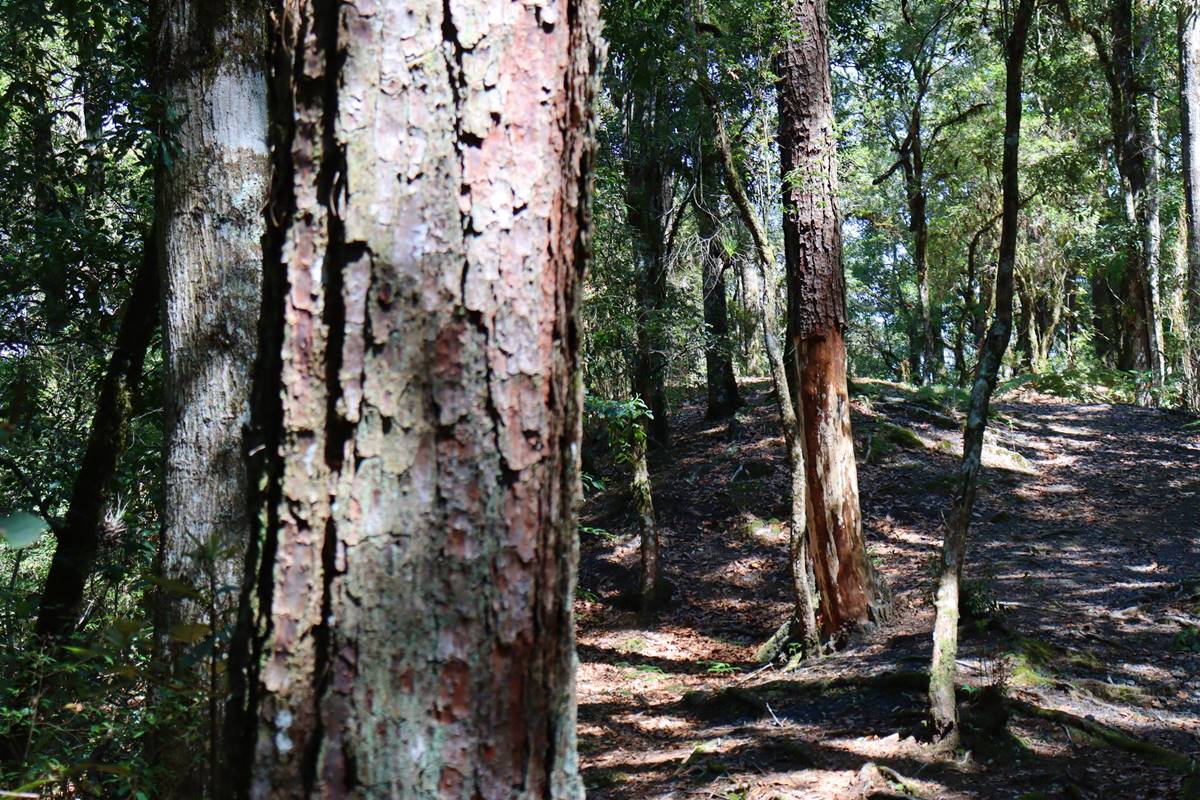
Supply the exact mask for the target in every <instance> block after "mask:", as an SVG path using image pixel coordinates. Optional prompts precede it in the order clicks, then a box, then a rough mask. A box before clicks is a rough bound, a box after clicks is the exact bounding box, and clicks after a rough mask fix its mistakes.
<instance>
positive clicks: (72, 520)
mask: <svg viewBox="0 0 1200 800" xmlns="http://www.w3.org/2000/svg"><path fill="white" fill-rule="evenodd" d="M152 242H153V234H151V236H150V237H149V238H148V239H147V242H146V244H145V245H144V251H143V255H142V262H141V266H140V267H138V271H137V274H136V275H135V276H134V279H133V292H132V293H131V294H130V297H129V301H128V302H127V303H126V305H125V312H124V315H123V316H122V318H121V328H120V331H119V332H118V333H117V342H116V346H115V347H114V349H113V352H112V355H111V356H110V357H109V361H108V367H107V369H106V370H105V373H104V379H103V380H102V381H101V383H100V390H99V394H98V397H97V399H96V413H95V416H94V417H93V420H92V431H91V434H90V435H89V436H88V443H87V449H86V450H85V451H84V454H83V462H82V463H81V464H80V466H79V472H78V473H77V474H76V476H75V485H74V488H73V489H72V491H71V501H70V504H69V506H68V507H67V515H66V519H65V520H64V522H63V525H62V527H61V528H60V529H59V530H58V531H57V536H58V543H57V546H56V547H55V550H54V558H53V560H52V561H51V562H50V571H49V573H48V574H47V576H46V585H45V588H44V589H43V591H42V602H41V606H40V609H39V611H38V618H37V627H36V631H37V635H38V636H41V637H62V636H66V635H68V634H70V633H71V632H72V631H74V630H75V626H76V623H77V622H78V620H79V615H80V611H81V610H82V604H83V594H84V587H85V586H86V584H87V580H88V577H89V576H90V575H91V573H92V568H93V566H94V565H95V562H96V555H97V553H98V552H99V548H100V531H101V528H102V526H103V524H104V507H105V504H106V503H107V501H108V496H109V495H108V489H109V485H110V484H111V483H112V479H113V476H114V475H115V474H116V471H117V465H118V464H119V463H120V460H121V456H122V455H123V454H124V452H125V447H126V445H127V444H128V441H129V415H130V410H131V408H132V395H133V393H134V392H135V391H136V390H137V388H138V384H140V383H141V380H142V367H143V364H144V363H145V358H146V351H147V350H148V349H149V347H150V342H151V340H152V339H153V338H154V331H155V328H156V327H157V323H158V291H159V290H158V286H159V283H158V261H157V260H156V259H155V253H154V246H153V244H152Z"/></svg>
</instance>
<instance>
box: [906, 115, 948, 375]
mask: <svg viewBox="0 0 1200 800" xmlns="http://www.w3.org/2000/svg"><path fill="white" fill-rule="evenodd" d="M910 125H911V127H910V130H909V138H910V140H911V144H910V145H909V150H908V153H907V154H906V155H905V156H904V163H903V167H904V184H905V189H906V192H907V195H908V216H909V223H908V224H909V230H911V231H912V235H913V250H912V258H913V266H914V267H915V269H916V273H917V317H918V320H919V322H920V325H921V337H922V338H921V350H920V351H919V353H918V355H919V361H920V368H919V369H918V374H919V375H920V376H921V378H922V382H924V381H928V382H930V383H932V382H934V381H935V380H937V373H938V369H939V367H940V364H941V358H940V356H941V353H940V349H941V342H940V337H939V336H938V335H937V334H936V333H935V332H934V325H933V309H932V307H931V306H932V302H933V301H932V297H931V293H930V290H929V216H928V210H927V206H928V196H927V195H926V193H925V156H924V151H923V149H922V145H921V136H922V131H921V109H920V105H919V103H918V105H916V106H915V107H914V108H913V113H912V121H911V122H910Z"/></svg>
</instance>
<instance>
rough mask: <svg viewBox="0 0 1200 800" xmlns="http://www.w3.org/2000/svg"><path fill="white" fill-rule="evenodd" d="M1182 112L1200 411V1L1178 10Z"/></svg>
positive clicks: (1194, 385)
mask: <svg viewBox="0 0 1200 800" xmlns="http://www.w3.org/2000/svg"><path fill="white" fill-rule="evenodd" d="M1179 61H1180V104H1179V106H1180V113H1181V116H1182V118H1183V119H1182V123H1183V126H1182V127H1183V144H1182V149H1183V184H1184V200H1185V205H1186V208H1187V264H1188V268H1187V317H1188V331H1189V336H1188V340H1187V343H1186V352H1185V356H1184V358H1185V361H1186V363H1187V365H1188V369H1189V374H1190V380H1189V381H1187V391H1186V402H1187V405H1188V407H1189V408H1190V409H1191V410H1192V411H1193V412H1200V0H1185V2H1184V3H1182V4H1181V6H1180V9H1179Z"/></svg>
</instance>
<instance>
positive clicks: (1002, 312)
mask: <svg viewBox="0 0 1200 800" xmlns="http://www.w3.org/2000/svg"><path fill="white" fill-rule="evenodd" d="M1034 6H1035V0H1021V2H1020V4H1019V5H1018V6H1017V7H1016V9H1015V11H1014V14H1013V17H1012V22H1011V29H1010V33H1009V36H1008V41H1007V42H1006V43H1005V61H1006V65H1005V91H1004V99H1005V102H1004V176H1003V181H1004V200H1003V217H1002V219H1001V227H1000V253H999V264H998V268H997V270H996V311H995V317H994V318H993V320H992V324H991V326H990V327H989V328H988V333H987V339H986V341H985V342H984V346H983V348H982V349H981V351H980V353H979V366H978V368H977V369H976V372H975V382H974V385H973V386H972V388H971V403H970V408H969V410H968V412H967V426H966V430H965V432H964V434H963V460H962V466H961V468H960V470H959V482H958V490H957V495H956V497H955V499H954V505H953V507H952V509H951V512H950V517H949V519H948V520H947V521H946V531H945V541H944V543H943V545H942V560H941V566H940V570H939V575H938V586H937V597H936V600H935V607H936V619H935V621H934V629H933V663H932V665H931V667H930V673H929V701H930V711H931V714H932V717H933V725H934V733H935V735H937V736H939V737H941V738H943V739H945V740H947V741H948V742H949V743H956V742H957V737H958V708H957V705H956V703H955V696H954V676H955V660H956V659H957V657H958V618H959V608H958V597H959V591H958V589H959V581H960V580H961V578H962V564H963V556H964V553H965V550H966V544H967V533H968V531H969V528H970V525H971V512H972V510H973V509H974V506H975V494H976V492H977V490H978V487H979V472H980V469H981V468H982V464H983V436H984V431H985V430H986V428H987V419H988V411H989V408H990V405H991V400H992V392H993V391H994V390H995V388H996V381H997V378H998V375H999V371H1000V364H1001V362H1002V361H1003V360H1004V353H1005V351H1006V350H1007V349H1008V343H1009V339H1010V338H1011V336H1012V315H1013V309H1012V306H1013V272H1014V267H1015V265H1016V260H1017V213H1018V210H1019V209H1020V204H1021V200H1020V197H1021V195H1020V191H1019V189H1020V187H1019V177H1020V176H1019V171H1020V147H1021V80H1022V71H1023V67H1024V60H1025V43H1026V39H1027V38H1028V34H1029V24H1030V21H1031V19H1032V17H1033V11H1034Z"/></svg>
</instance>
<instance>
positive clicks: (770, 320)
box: [705, 92, 821, 658]
mask: <svg viewBox="0 0 1200 800" xmlns="http://www.w3.org/2000/svg"><path fill="white" fill-rule="evenodd" d="M705 99H706V102H707V103H708V106H709V110H710V111H711V112H712V115H713V126H714V131H715V134H716V142H717V149H718V151H719V152H720V154H721V161H722V166H723V168H724V171H725V185H726V186H727V187H728V189H729V195H730V197H732V198H733V202H734V206H735V207H736V208H737V210H738V215H739V216H740V217H741V219H742V224H744V225H745V226H746V228H747V230H749V231H750V237H751V239H752V240H753V241H754V253H755V255H756V256H757V258H743V259H741V265H742V285H743V287H744V293H745V294H744V300H745V302H746V305H747V307H748V308H749V310H750V313H751V314H752V315H753V316H754V318H755V319H756V320H757V323H758V328H759V330H760V331H761V332H762V338H763V349H764V350H765V351H766V354H767V364H768V365H769V367H770V370H771V384H772V386H773V388H774V390H775V402H776V406H777V408H778V409H779V423H780V427H781V428H782V430H783V440H784V442H785V444H786V445H787V454H788V466H789V468H790V470H791V478H792V497H791V514H790V519H789V530H790V537H789V551H788V560H789V561H790V562H791V563H790V564H789V566H790V569H791V573H792V585H793V587H794V588H795V599H796V606H795V609H794V610H793V613H792V619H790V620H788V621H787V622H786V623H784V625H785V627H786V628H787V630H788V633H787V639H790V640H792V641H796V642H798V643H800V644H801V645H802V646H803V647H804V650H805V652H807V653H811V654H820V652H821V640H820V628H819V626H818V624H817V605H818V600H817V592H816V584H815V581H814V580H813V577H812V556H811V553H810V550H809V540H808V535H807V531H808V482H807V471H806V470H805V465H804V447H803V446H802V444H801V440H800V437H799V436H798V435H797V430H798V425H797V423H796V405H795V402H794V398H793V393H792V390H791V387H790V386H789V382H788V370H787V364H786V362H785V360H784V357H783V345H782V343H781V342H780V340H779V335H778V334H777V333H776V332H775V320H776V318H777V317H778V313H777V303H776V300H775V288H774V281H773V280H772V279H771V274H772V273H773V272H774V268H775V253H774V252H773V251H772V249H771V245H770V242H769V241H768V239H767V234H766V231H764V230H763V227H762V224H761V223H760V222H759V220H758V217H757V216H756V215H755V213H754V207H753V206H752V205H751V203H750V198H749V196H748V195H747V194H746V189H745V187H744V186H743V185H742V179H741V176H740V174H739V173H738V171H737V165H736V164H735V163H734V160H733V148H732V147H731V146H730V144H729V137H728V135H727V133H726V131H725V117H724V115H723V114H722V112H721V107H720V105H719V103H718V102H717V99H716V96H715V95H714V94H712V93H711V92H706V93H705ZM776 639H779V637H776ZM779 641H780V642H781V645H782V644H785V643H786V639H779ZM760 652H761V651H760ZM774 656H775V653H774V652H771V653H770V654H769V655H767V658H774Z"/></svg>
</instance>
